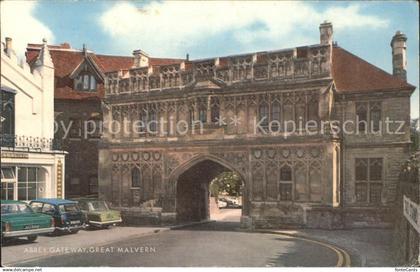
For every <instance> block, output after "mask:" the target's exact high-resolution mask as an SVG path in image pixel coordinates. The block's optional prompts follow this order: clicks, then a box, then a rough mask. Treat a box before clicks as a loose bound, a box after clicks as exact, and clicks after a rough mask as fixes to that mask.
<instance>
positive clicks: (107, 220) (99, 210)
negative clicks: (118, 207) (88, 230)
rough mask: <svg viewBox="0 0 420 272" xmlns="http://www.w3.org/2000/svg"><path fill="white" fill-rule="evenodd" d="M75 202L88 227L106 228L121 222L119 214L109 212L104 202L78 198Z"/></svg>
mask: <svg viewBox="0 0 420 272" xmlns="http://www.w3.org/2000/svg"><path fill="white" fill-rule="evenodd" d="M75 200H76V199H75ZM77 201H78V204H79V207H80V209H81V210H82V212H83V213H84V214H85V216H86V219H87V224H88V225H89V226H90V227H94V228H108V227H109V226H115V225H116V224H117V223H121V222H122V219H121V213H120V212H119V211H115V210H111V209H110V208H109V207H108V205H107V204H106V202H105V201H104V200H98V199H91V198H80V199H77Z"/></svg>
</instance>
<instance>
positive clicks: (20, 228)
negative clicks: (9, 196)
mask: <svg viewBox="0 0 420 272" xmlns="http://www.w3.org/2000/svg"><path fill="white" fill-rule="evenodd" d="M53 231H54V219H53V218H52V217H51V216H49V215H45V214H40V213H35V212H34V211H33V210H32V208H31V207H30V206H29V205H28V204H26V203H25V202H21V201H15V200H2V201H1V239H2V241H5V240H7V239H11V238H17V237H27V239H28V240H29V241H31V242H32V241H35V240H36V238H37V235H38V234H46V233H51V232H53Z"/></svg>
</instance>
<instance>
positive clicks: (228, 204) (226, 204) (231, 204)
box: [218, 198, 242, 209]
mask: <svg viewBox="0 0 420 272" xmlns="http://www.w3.org/2000/svg"><path fill="white" fill-rule="evenodd" d="M218 203H222V205H219V208H227V209H229V208H231V209H238V208H242V206H241V205H239V204H238V203H237V201H234V200H231V199H227V198H219V200H218Z"/></svg>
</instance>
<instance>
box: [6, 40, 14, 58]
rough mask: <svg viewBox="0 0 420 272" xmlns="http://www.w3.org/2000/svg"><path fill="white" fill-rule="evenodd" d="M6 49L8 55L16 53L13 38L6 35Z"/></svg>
mask: <svg viewBox="0 0 420 272" xmlns="http://www.w3.org/2000/svg"><path fill="white" fill-rule="evenodd" d="M4 51H5V53H6V54H7V55H8V56H10V55H11V54H12V53H13V54H14V52H15V51H14V50H13V43H12V38H10V37H6V48H5V49H4Z"/></svg>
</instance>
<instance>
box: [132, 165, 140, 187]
mask: <svg viewBox="0 0 420 272" xmlns="http://www.w3.org/2000/svg"><path fill="white" fill-rule="evenodd" d="M131 187H132V188H140V169H139V168H137V167H134V168H133V169H131Z"/></svg>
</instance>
